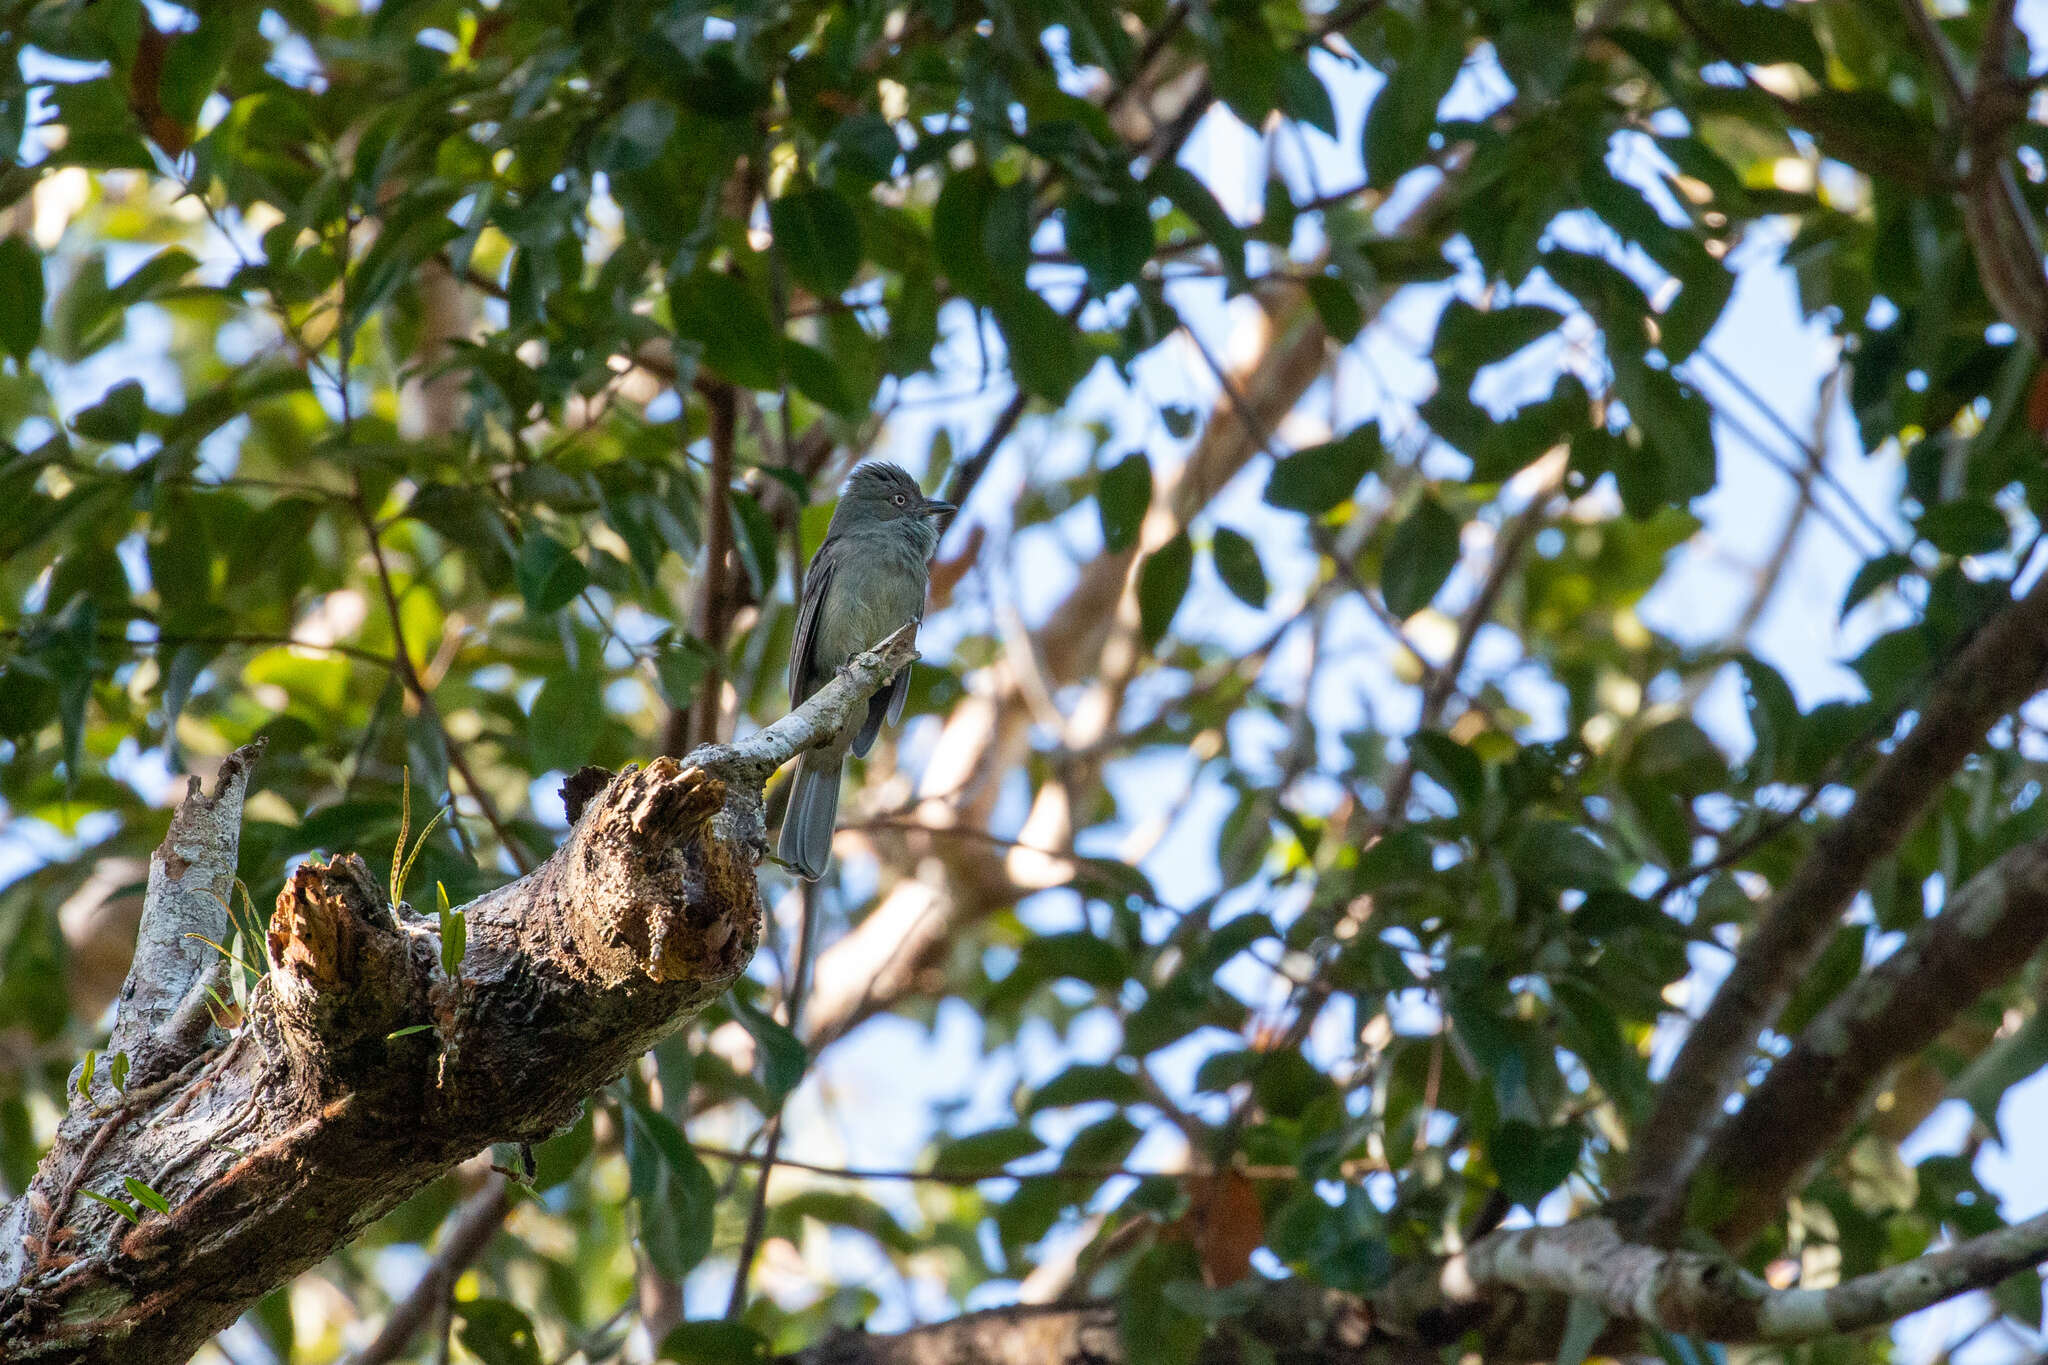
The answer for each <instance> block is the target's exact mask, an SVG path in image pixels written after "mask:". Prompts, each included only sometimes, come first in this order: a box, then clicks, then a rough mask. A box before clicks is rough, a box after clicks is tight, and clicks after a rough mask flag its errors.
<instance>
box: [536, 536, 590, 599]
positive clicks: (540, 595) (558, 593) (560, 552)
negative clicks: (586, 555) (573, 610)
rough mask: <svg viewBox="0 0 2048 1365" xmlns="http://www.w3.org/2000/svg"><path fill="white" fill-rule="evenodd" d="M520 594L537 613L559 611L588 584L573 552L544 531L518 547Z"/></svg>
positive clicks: (586, 575)
mask: <svg viewBox="0 0 2048 1365" xmlns="http://www.w3.org/2000/svg"><path fill="white" fill-rule="evenodd" d="M518 577H519V595H520V596H521V597H523V598H525V599H526V609H527V610H528V611H530V612H532V613H533V614H534V615H536V616H545V615H546V614H547V613H549V612H551V611H560V610H561V609H562V608H563V607H566V606H568V605H569V604H570V603H571V602H573V601H575V600H576V595H577V594H578V593H580V592H582V591H583V589H584V588H585V587H586V586H588V584H589V583H590V574H589V572H588V571H587V570H585V569H584V567H583V563H582V561H581V560H579V559H577V558H576V553H575V551H573V550H571V549H570V548H569V547H568V546H566V545H564V544H563V543H562V542H561V541H559V540H556V539H555V538H554V537H553V536H551V535H548V534H547V533H546V532H543V531H536V532H534V533H533V534H531V535H529V536H527V538H526V543H525V544H524V545H522V546H521V547H520V549H519V570H518Z"/></svg>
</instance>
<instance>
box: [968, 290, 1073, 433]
mask: <svg viewBox="0 0 2048 1365" xmlns="http://www.w3.org/2000/svg"><path fill="white" fill-rule="evenodd" d="M990 307H991V309H992V311H993V312H994V313H995V317H996V325H997V326H998V327H1000V328H1001V329H1002V332H1003V346H1004V348H1005V349H1006V350H1007V351H1008V352H1009V361H1010V374H1011V376H1012V377H1013V378H1015V379H1016V381H1017V384H1018V386H1019V387H1020V388H1022V389H1023V390H1024V392H1026V393H1028V394H1031V395H1033V396H1034V397H1037V398H1043V399H1044V400H1045V401H1046V402H1048V403H1051V404H1053V405H1054V406H1055V407H1057V406H1058V405H1060V404H1061V403H1064V402H1066V401H1067V395H1068V394H1070V393H1072V392H1073V390H1074V386H1075V385H1076V384H1078V383H1080V382H1081V380H1082V378H1083V376H1085V375H1086V374H1087V373H1088V369H1089V367H1090V366H1091V365H1093V364H1094V363H1095V360H1094V357H1093V356H1092V355H1091V354H1089V352H1088V350H1087V348H1085V347H1084V346H1082V344H1081V338H1080V336H1079V334H1078V333H1076V332H1075V330H1074V325H1073V324H1072V323H1070V322H1068V321H1067V320H1066V319H1065V318H1064V317H1062V316H1060V313H1059V311H1058V310H1057V309H1055V308H1054V307H1053V306H1052V305H1051V304H1049V303H1047V302H1046V301H1045V300H1044V299H1042V298H1040V297H1039V296H1038V294H1037V292H1036V291H1034V290H1032V289H1031V288H1029V287H1028V286H1025V285H1022V284H1018V285H1010V286H1006V287H1004V288H1001V289H998V290H997V291H996V294H995V297H994V299H993V300H992V302H991V304H990Z"/></svg>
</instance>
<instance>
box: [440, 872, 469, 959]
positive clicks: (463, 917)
mask: <svg viewBox="0 0 2048 1365" xmlns="http://www.w3.org/2000/svg"><path fill="white" fill-rule="evenodd" d="M434 918H435V919H436V920H437V921H438V922H439V924H440V927H441V972H442V974H443V975H444V976H446V977H447V978H448V979H449V980H451V981H454V980H457V979H459V978H460V977H461V975H462V959H463V957H464V955H466V954H467V953H468V952H469V915H468V913H467V912H465V911H461V910H456V909H452V908H450V906H449V904H448V888H447V887H445V886H443V885H441V883H439V882H435V883H434Z"/></svg>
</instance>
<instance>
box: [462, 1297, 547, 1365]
mask: <svg viewBox="0 0 2048 1365" xmlns="http://www.w3.org/2000/svg"><path fill="white" fill-rule="evenodd" d="M454 1311H455V1316H456V1318H457V1319H458V1320H459V1321H460V1322H461V1324H462V1325H461V1326H460V1327H458V1328H456V1329H455V1335H456V1339H457V1340H458V1341H460V1342H461V1343H462V1348H463V1349H464V1350H466V1351H468V1352H469V1353H470V1354H471V1355H473V1356H475V1357H476V1358H477V1359H478V1360H481V1361H482V1362H483V1363H484V1365H541V1354H540V1342H539V1341H538V1340H537V1339H536V1338H535V1337H534V1334H533V1319H531V1318H529V1317H527V1316H526V1314H525V1312H524V1311H523V1310H521V1309H520V1308H519V1307H518V1306H517V1305H515V1304H510V1303H507V1302H505V1301H504V1300H503V1299H467V1300H460V1301H458V1302H457V1303H456V1304H455V1310H454Z"/></svg>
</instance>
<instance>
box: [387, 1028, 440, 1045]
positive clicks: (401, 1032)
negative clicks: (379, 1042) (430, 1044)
mask: <svg viewBox="0 0 2048 1365" xmlns="http://www.w3.org/2000/svg"><path fill="white" fill-rule="evenodd" d="M432 1027H433V1025H432V1024H407V1025H406V1026H405V1027H404V1028H395V1029H393V1030H391V1032H389V1033H387V1034H385V1035H384V1041H385V1042H387V1043H388V1042H390V1041H392V1040H393V1039H395V1038H409V1037H411V1036H412V1035H413V1034H415V1033H425V1032H426V1031H427V1030H428V1029H430V1028H432Z"/></svg>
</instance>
